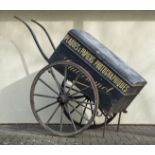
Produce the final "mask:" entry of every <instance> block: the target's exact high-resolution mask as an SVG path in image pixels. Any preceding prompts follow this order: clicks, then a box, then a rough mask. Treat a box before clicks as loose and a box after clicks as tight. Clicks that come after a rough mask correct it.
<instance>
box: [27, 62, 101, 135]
mask: <svg viewBox="0 0 155 155" xmlns="http://www.w3.org/2000/svg"><path fill="white" fill-rule="evenodd" d="M85 94H87V95H89V96H91V102H89V103H88V102H85V97H84V96H85ZM30 102H31V108H32V111H33V113H34V116H35V118H36V120H37V121H38V122H39V123H40V124H41V126H43V127H44V128H45V129H46V130H48V131H50V132H51V133H52V134H53V135H58V136H73V135H76V134H79V133H80V132H82V131H84V130H85V129H87V128H89V126H90V125H91V124H92V122H93V120H94V118H95V115H96V112H97V109H98V103H99V97H98V90H97V88H96V86H95V82H94V80H93V78H92V76H91V75H90V74H89V73H88V72H87V71H86V70H85V69H84V68H82V67H81V66H80V65H78V64H75V63H73V62H71V61H59V62H55V63H52V64H50V65H48V66H46V67H44V68H43V69H42V70H41V71H40V72H39V73H38V74H37V75H36V77H35V79H34V81H33V83H32V86H31V92H30ZM89 107H91V112H87V113H86V112H85V111H86V109H90V108H89ZM65 113H67V114H68V117H66V114H65ZM74 120H80V124H82V126H78V125H77V124H76V123H75V122H74Z"/></svg>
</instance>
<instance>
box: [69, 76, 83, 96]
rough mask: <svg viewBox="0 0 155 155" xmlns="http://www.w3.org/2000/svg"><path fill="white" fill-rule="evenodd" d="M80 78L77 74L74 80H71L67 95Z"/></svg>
mask: <svg viewBox="0 0 155 155" xmlns="http://www.w3.org/2000/svg"><path fill="white" fill-rule="evenodd" d="M79 77H80V74H78V75H77V76H76V78H75V80H73V82H72V85H71V86H70V87H69V89H68V91H67V93H68V94H69V92H70V90H71V89H72V88H73V86H74V85H75V83H76V81H77V80H78V78H79Z"/></svg>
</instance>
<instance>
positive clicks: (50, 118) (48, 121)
mask: <svg viewBox="0 0 155 155" xmlns="http://www.w3.org/2000/svg"><path fill="white" fill-rule="evenodd" d="M59 107H60V104H58V106H57V107H56V109H55V110H54V112H53V113H52V115H51V116H50V118H49V119H48V120H47V122H46V124H48V123H49V122H50V121H51V119H52V118H53V116H54V115H55V113H56V112H57V110H58V108H59Z"/></svg>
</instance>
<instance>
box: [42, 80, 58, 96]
mask: <svg viewBox="0 0 155 155" xmlns="http://www.w3.org/2000/svg"><path fill="white" fill-rule="evenodd" d="M39 81H41V82H42V83H43V84H44V85H45V86H46V87H47V88H49V89H50V90H52V91H53V92H54V93H55V94H57V95H59V93H58V92H56V91H55V90H54V89H53V88H52V87H51V86H49V85H48V84H47V83H46V82H45V81H44V80H42V79H41V78H40V79H39Z"/></svg>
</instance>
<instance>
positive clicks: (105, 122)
mask: <svg viewBox="0 0 155 155" xmlns="http://www.w3.org/2000/svg"><path fill="white" fill-rule="evenodd" d="M107 117H108V115H107V114H106V115H105V121H104V127H103V138H104V135H105V130H106V125H107Z"/></svg>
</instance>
